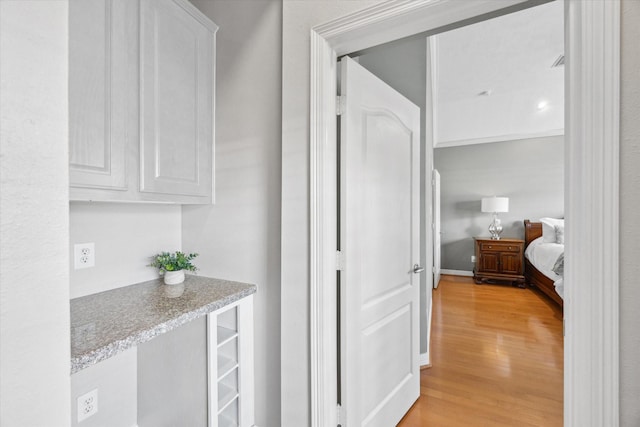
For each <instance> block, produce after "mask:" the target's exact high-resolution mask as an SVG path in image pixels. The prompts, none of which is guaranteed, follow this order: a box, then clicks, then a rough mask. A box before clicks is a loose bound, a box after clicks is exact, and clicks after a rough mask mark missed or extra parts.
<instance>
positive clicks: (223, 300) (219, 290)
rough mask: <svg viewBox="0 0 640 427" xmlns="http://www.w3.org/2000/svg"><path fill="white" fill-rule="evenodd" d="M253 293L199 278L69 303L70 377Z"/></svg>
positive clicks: (154, 283)
mask: <svg viewBox="0 0 640 427" xmlns="http://www.w3.org/2000/svg"><path fill="white" fill-rule="evenodd" d="M255 292H256V286H255V285H250V284H246V283H238V282H230V281H227V280H219V279H210V278H207V277H201V276H189V275H188V276H187V278H186V280H185V282H184V283H183V284H180V285H171V286H167V285H165V284H164V283H163V282H162V279H157V280H151V281H148V282H143V283H138V284H135V285H131V286H127V287H124V288H119V289H114V290H111V291H106V292H101V293H98V294H93V295H88V296H86V297H81V298H76V299H72V300H71V373H72V374H73V373H75V372H78V371H80V370H82V369H84V368H86V367H88V366H91V365H93V364H95V363H98V362H100V361H102V360H105V359H108V358H110V357H112V356H115V355H116V354H118V353H121V352H123V351H125V350H127V349H128V348H131V347H133V346H135V345H137V344H140V343H143V342H146V341H149V340H150V339H152V338H153V337H156V336H158V335H160V334H163V333H165V332H168V331H170V330H172V329H175V328H177V327H178V326H181V325H183V324H185V323H187V322H189V321H191V320H193V319H197V318H198V317H202V316H204V315H206V314H207V313H210V312H212V311H215V310H218V309H219V308H222V307H224V306H226V305H229V304H231V303H234V302H236V301H238V300H240V299H242V298H244V297H246V296H249V295H251V294H253V293H255Z"/></svg>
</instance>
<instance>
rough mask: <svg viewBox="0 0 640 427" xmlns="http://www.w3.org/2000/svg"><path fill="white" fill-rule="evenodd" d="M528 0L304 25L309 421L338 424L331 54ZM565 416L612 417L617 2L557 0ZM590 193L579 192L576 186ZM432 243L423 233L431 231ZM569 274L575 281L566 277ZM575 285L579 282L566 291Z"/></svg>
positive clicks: (420, 6)
mask: <svg viewBox="0 0 640 427" xmlns="http://www.w3.org/2000/svg"><path fill="white" fill-rule="evenodd" d="M527 3H530V2H529V1H528V0H474V1H468V2H461V1H458V0H403V1H386V2H383V3H381V4H378V5H375V6H373V7H371V8H368V9H365V10H363V11H360V12H356V13H354V14H351V15H348V16H345V17H342V18H339V19H336V20H334V21H331V22H329V23H327V24H323V25H320V26H316V27H314V28H313V29H312V31H311V76H310V87H311V94H310V95H311V105H310V144H311V146H310V177H309V178H310V221H311V222H310V298H311V301H310V316H311V318H310V340H311V343H310V345H311V425H312V426H316V427H324V426H328V425H336V424H337V419H338V418H337V417H338V411H337V406H336V401H337V397H336V396H337V394H336V381H335V378H336V369H337V366H336V360H335V359H336V356H335V355H336V296H335V289H336V287H335V276H336V274H335V271H336V253H335V248H336V238H335V236H336V191H335V189H336V179H335V176H336V93H337V92H336V77H337V73H336V61H337V57H338V56H339V55H343V54H346V53H349V52H355V51H358V50H361V49H365V48H368V47H372V46H375V45H378V44H381V43H384V42H388V41H393V40H396V39H398V38H401V37H405V36H409V35H413V34H417V33H421V32H424V31H428V30H430V29H436V28H440V27H442V26H444V25H448V24H452V23H454V22H459V21H462V20H464V19H469V18H473V17H476V16H479V15H482V14H485V13H490V12H492V11H496V10H499V9H502V8H504V7H507V6H514V7H518V6H523V5H526V4H527ZM565 35H566V42H565V47H566V51H565V56H566V64H567V65H566V74H565V76H566V77H565V79H566V88H565V93H566V97H565V104H566V121H565V165H566V168H565V215H566V216H567V218H568V221H567V225H566V241H567V243H566V247H567V249H566V253H565V257H566V260H567V261H566V269H565V279H566V285H565V306H564V313H565V370H564V372H565V377H564V387H565V390H564V425H565V426H567V427H578V426H579V427H598V426H603V425H606V426H611V427H615V426H618V423H619V392H618V384H619V374H618V372H619V371H618V366H619V361H618V353H619V344H618V342H619V339H618V337H619V336H618V330H619V325H618V306H619V305H618V240H619V230H618V218H619V217H618V212H619V204H618V200H619V181H618V171H619V169H618V164H619V122H620V120H619V118H620V112H619V108H620V89H619V88H620V2H619V0H591V1H588V2H584V1H581V0H565ZM585 186H586V187H587V188H588V189H589V191H580V190H581V189H583V188H585ZM429 241H430V240H429ZM575 283H579V284H580V285H579V286H575V287H574V286H573V284H575ZM576 288H579V289H576Z"/></svg>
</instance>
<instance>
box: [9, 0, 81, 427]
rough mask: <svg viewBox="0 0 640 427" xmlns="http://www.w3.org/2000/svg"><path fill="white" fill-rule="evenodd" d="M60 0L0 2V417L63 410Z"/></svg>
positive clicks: (56, 418) (22, 420) (15, 422)
mask: <svg viewBox="0 0 640 427" xmlns="http://www.w3.org/2000/svg"><path fill="white" fill-rule="evenodd" d="M67 40H68V1H66V0H60V1H47V2H42V1H0V76H1V77H2V78H1V79H0V82H1V86H0V94H1V95H0V425H2V426H12V427H13V426H15V427H23V426H26V427H30V426H67V425H69V424H70V418H69V407H70V406H71V405H70V402H69V388H70V380H69V357H70V354H69V353H70V350H69V348H70V345H69V269H68V261H69V258H68V257H69V255H68V251H67V249H68V247H69V203H68V200H69V156H68V128H69V126H68V123H69V122H68V120H69V113H68V85H67V82H68V75H69V72H68V71H69V70H68V60H69V48H68V43H67Z"/></svg>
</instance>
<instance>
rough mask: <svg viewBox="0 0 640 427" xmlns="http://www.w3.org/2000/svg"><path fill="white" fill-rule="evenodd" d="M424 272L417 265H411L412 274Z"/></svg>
mask: <svg viewBox="0 0 640 427" xmlns="http://www.w3.org/2000/svg"><path fill="white" fill-rule="evenodd" d="M423 271H424V267H420V266H419V265H418V264H413V272H414V273H416V274H418V273H422V272H423Z"/></svg>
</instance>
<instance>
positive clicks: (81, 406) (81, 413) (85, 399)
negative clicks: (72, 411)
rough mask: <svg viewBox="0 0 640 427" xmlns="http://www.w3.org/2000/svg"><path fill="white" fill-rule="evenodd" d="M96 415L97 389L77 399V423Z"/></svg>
mask: <svg viewBox="0 0 640 427" xmlns="http://www.w3.org/2000/svg"><path fill="white" fill-rule="evenodd" d="M97 413H98V389H97V388H96V389H93V390H91V391H90V392H88V393H85V394H83V395H82V396H80V397H78V422H80V421H84V420H86V419H87V418H89V417H90V416H92V415H95V414H97Z"/></svg>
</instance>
